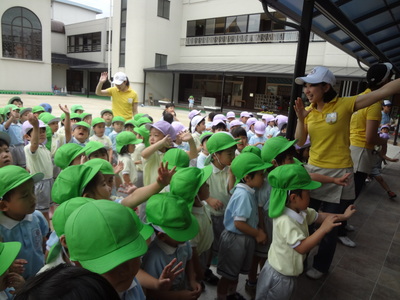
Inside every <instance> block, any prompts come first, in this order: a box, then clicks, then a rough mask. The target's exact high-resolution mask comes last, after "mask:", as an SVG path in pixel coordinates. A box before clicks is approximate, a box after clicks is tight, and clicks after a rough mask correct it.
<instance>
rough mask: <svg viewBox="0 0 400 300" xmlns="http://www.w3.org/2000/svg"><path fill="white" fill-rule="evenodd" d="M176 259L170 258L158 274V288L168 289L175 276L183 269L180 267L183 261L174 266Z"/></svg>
mask: <svg viewBox="0 0 400 300" xmlns="http://www.w3.org/2000/svg"><path fill="white" fill-rule="evenodd" d="M176 261H177V259H176V258H174V259H173V260H171V262H170V263H169V264H168V265H166V266H165V268H164V270H163V271H162V273H161V275H160V278H158V282H159V289H160V290H164V291H168V290H169V289H170V288H171V286H172V283H173V281H174V279H175V278H176V276H178V275H179V274H181V273H182V272H183V271H184V270H185V269H184V268H182V265H183V262H179V263H178V264H176V266H175V267H174V264H175V263H176Z"/></svg>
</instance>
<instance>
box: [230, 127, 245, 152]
mask: <svg viewBox="0 0 400 300" xmlns="http://www.w3.org/2000/svg"><path fill="white" fill-rule="evenodd" d="M232 136H233V137H234V138H235V139H239V143H238V144H237V149H236V152H235V155H236V156H238V155H239V154H240V153H241V152H242V150H243V149H244V148H246V147H247V146H248V145H249V139H248V138H247V133H246V130H245V129H244V128H243V127H238V128H235V129H233V130H232Z"/></svg>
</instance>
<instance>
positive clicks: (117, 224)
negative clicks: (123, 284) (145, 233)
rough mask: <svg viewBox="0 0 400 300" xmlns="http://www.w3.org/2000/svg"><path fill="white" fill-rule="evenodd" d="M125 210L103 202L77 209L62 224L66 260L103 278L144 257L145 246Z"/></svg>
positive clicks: (105, 201) (128, 213)
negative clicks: (66, 246)
mask: <svg viewBox="0 0 400 300" xmlns="http://www.w3.org/2000/svg"><path fill="white" fill-rule="evenodd" d="M129 210H131V209H130V208H128V207H125V206H123V205H120V204H118V203H115V202H112V201H107V200H97V201H91V202H89V203H87V204H85V205H83V206H81V207H79V208H77V209H76V210H75V211H74V212H73V213H72V214H71V215H70V216H69V217H68V220H67V222H66V224H65V238H66V240H67V243H68V250H69V253H70V259H71V260H72V261H79V263H80V264H81V265H82V267H84V268H85V269H87V270H89V271H92V272H94V273H98V274H104V273H106V272H108V271H110V270H112V269H114V268H116V267H117V266H119V265H121V264H122V263H124V262H126V261H128V260H131V259H133V258H136V257H139V256H142V255H143V254H144V253H146V251H147V244H146V242H145V240H144V239H143V237H142V236H141V235H140V234H139V230H138V228H137V225H136V223H135V220H134V218H133V217H132V216H133V215H132V213H131V212H130V211H129Z"/></svg>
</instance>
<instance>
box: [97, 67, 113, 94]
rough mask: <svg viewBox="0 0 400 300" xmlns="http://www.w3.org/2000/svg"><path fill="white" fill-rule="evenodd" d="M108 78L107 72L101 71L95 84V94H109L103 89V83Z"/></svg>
mask: <svg viewBox="0 0 400 300" xmlns="http://www.w3.org/2000/svg"><path fill="white" fill-rule="evenodd" d="M107 80H108V73H107V72H102V73H101V76H100V79H99V83H98V84H97V86H96V95H97V96H111V95H110V94H109V93H108V92H107V90H103V89H102V88H103V84H104V82H106V81H107Z"/></svg>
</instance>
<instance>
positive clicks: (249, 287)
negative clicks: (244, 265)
mask: <svg viewBox="0 0 400 300" xmlns="http://www.w3.org/2000/svg"><path fill="white" fill-rule="evenodd" d="M244 289H245V291H246V292H247V293H249V295H250V296H251V299H254V298H255V297H256V290H257V282H256V283H250V282H249V280H248V279H246V284H245V286H244Z"/></svg>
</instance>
